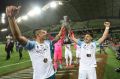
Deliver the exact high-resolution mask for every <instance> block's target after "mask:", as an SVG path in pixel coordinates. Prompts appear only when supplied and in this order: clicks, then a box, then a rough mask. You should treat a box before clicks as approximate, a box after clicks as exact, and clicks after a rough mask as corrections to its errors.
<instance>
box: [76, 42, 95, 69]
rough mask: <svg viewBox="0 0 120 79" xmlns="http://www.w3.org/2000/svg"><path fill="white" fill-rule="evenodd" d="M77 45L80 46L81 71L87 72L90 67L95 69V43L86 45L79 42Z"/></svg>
mask: <svg viewBox="0 0 120 79" xmlns="http://www.w3.org/2000/svg"><path fill="white" fill-rule="evenodd" d="M78 44H79V45H80V46H81V50H80V68H81V69H83V70H86V69H87V70H88V69H90V68H91V67H96V66H97V65H96V57H95V50H96V42H91V43H90V44H89V45H87V44H86V43H84V42H81V41H79V42H78Z"/></svg>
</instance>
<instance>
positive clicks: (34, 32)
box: [33, 28, 41, 36]
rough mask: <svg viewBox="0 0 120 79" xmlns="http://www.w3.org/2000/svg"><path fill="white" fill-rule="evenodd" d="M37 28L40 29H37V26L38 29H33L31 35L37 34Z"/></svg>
mask: <svg viewBox="0 0 120 79" xmlns="http://www.w3.org/2000/svg"><path fill="white" fill-rule="evenodd" d="M39 30H41V29H39V28H38V29H34V30H33V35H34V36H35V35H36V34H37V31H39Z"/></svg>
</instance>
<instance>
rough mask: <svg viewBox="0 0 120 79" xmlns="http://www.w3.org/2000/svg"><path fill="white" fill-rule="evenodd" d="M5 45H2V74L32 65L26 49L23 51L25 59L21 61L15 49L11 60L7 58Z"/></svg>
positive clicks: (0, 61) (0, 67)
mask: <svg viewBox="0 0 120 79" xmlns="http://www.w3.org/2000/svg"><path fill="white" fill-rule="evenodd" d="M4 47H5V46H4V45H0V75H4V74H9V73H11V72H15V71H17V70H21V69H24V68H27V67H30V66H31V62H30V58H29V55H28V52H27V51H26V50H24V51H23V59H22V60H20V61H19V53H18V52H16V50H15V49H14V52H13V53H12V54H11V58H10V60H5V59H6V52H5V50H4V49H5V48H4ZM25 61H27V62H25ZM22 62H25V63H22ZM13 64H15V65H13ZM8 65H11V66H8ZM4 66H6V67H4Z"/></svg>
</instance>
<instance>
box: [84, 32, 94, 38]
mask: <svg viewBox="0 0 120 79" xmlns="http://www.w3.org/2000/svg"><path fill="white" fill-rule="evenodd" d="M87 34H88V35H90V36H91V37H92V38H93V34H92V33H86V34H85V35H87Z"/></svg>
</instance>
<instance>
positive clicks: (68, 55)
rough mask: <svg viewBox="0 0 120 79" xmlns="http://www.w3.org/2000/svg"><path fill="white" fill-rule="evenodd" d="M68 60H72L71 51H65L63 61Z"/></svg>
mask: <svg viewBox="0 0 120 79" xmlns="http://www.w3.org/2000/svg"><path fill="white" fill-rule="evenodd" d="M68 58H70V59H72V53H71V51H65V59H68Z"/></svg>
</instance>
